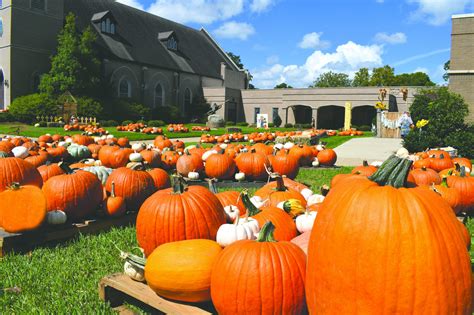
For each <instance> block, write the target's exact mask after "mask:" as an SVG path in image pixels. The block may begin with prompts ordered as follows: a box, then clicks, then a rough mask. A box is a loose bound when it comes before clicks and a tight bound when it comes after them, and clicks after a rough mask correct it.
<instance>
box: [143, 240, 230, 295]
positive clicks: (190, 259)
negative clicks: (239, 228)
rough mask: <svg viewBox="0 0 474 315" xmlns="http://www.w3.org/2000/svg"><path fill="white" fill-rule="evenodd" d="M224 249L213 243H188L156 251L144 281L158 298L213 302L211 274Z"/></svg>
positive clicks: (162, 247) (172, 245)
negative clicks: (211, 300)
mask: <svg viewBox="0 0 474 315" xmlns="http://www.w3.org/2000/svg"><path fill="white" fill-rule="evenodd" d="M221 251H222V248H221V247H220V245H219V244H217V243H216V242H215V241H211V240H200V239H197V240H186V241H179V242H173V243H167V244H163V245H161V246H159V247H158V248H156V249H155V250H154V251H153V253H152V254H151V255H150V256H149V257H148V259H147V262H146V265H145V279H146V281H147V284H148V285H149V286H150V288H151V289H152V290H153V291H155V292H156V293H157V294H158V295H160V296H163V297H165V298H168V299H172V300H177V301H183V302H205V301H209V300H210V299H211V271H212V266H213V264H214V262H215V261H216V259H217V257H218V256H219V254H220V253H221Z"/></svg>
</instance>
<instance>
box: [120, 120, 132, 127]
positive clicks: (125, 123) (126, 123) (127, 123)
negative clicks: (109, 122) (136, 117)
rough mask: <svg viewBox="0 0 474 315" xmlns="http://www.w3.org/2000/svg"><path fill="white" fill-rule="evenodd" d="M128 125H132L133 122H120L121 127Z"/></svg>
mask: <svg viewBox="0 0 474 315" xmlns="http://www.w3.org/2000/svg"><path fill="white" fill-rule="evenodd" d="M130 124H133V121H131V120H124V121H122V126H127V125H130Z"/></svg>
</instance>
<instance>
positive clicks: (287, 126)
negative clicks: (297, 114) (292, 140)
mask: <svg viewBox="0 0 474 315" xmlns="http://www.w3.org/2000/svg"><path fill="white" fill-rule="evenodd" d="M285 128H293V124H285Z"/></svg>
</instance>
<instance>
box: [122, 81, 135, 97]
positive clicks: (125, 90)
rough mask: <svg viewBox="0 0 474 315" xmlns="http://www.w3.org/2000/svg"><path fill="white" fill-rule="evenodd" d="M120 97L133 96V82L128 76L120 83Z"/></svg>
mask: <svg viewBox="0 0 474 315" xmlns="http://www.w3.org/2000/svg"><path fill="white" fill-rule="evenodd" d="M119 97H120V98H131V97H132V84H131V83H130V81H128V80H127V79H126V78H122V80H120V83H119Z"/></svg>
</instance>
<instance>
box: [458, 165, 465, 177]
mask: <svg viewBox="0 0 474 315" xmlns="http://www.w3.org/2000/svg"><path fill="white" fill-rule="evenodd" d="M459 176H460V177H466V167H465V166H464V165H463V166H461V170H460V171H459Z"/></svg>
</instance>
